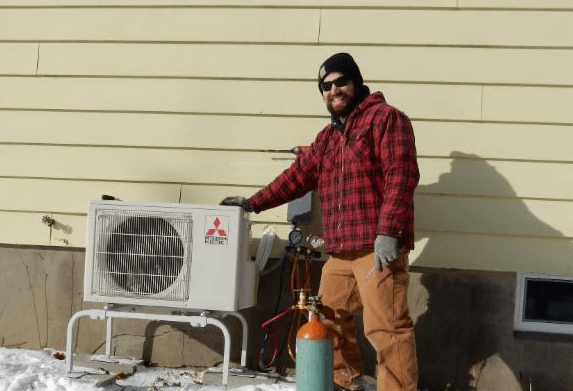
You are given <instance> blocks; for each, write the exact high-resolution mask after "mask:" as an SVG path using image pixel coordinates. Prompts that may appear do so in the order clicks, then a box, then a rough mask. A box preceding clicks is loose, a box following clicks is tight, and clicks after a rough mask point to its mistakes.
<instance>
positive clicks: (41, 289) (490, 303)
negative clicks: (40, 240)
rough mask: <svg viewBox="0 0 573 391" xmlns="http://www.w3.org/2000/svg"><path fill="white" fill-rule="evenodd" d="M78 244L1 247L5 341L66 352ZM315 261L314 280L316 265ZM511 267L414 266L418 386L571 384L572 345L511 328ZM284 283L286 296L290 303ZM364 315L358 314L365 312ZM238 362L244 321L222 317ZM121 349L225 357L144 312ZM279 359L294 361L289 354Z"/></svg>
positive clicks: (121, 328) (370, 363)
mask: <svg viewBox="0 0 573 391" xmlns="http://www.w3.org/2000/svg"><path fill="white" fill-rule="evenodd" d="M83 259H84V252H83V250H82V249H75V250H70V249H65V250H64V249H55V248H41V247H0V344H1V345H2V346H5V347H11V348H23V349H42V348H45V347H50V348H55V349H60V350H65V344H66V328H67V324H68V321H69V319H70V317H71V316H72V315H73V314H74V313H76V312H77V311H79V310H81V309H86V308H101V305H100V304H92V303H84V302H83V299H82V289H83ZM320 266H321V265H320V264H318V263H317V264H316V265H315V267H314V269H315V271H316V273H315V278H314V281H313V285H314V286H315V287H316V283H317V281H318V276H319V272H320ZM279 275H280V272H276V273H272V274H270V275H268V276H265V277H263V278H262V279H261V281H260V286H259V304H258V305H257V307H255V308H252V309H248V310H245V311H243V314H244V315H245V316H246V318H247V320H248V322H249V327H250V330H249V331H250V339H249V348H250V352H249V360H248V362H249V366H251V367H253V368H254V367H256V362H257V361H256V360H257V353H258V350H259V347H260V339H261V332H260V324H261V322H262V321H264V320H266V319H268V318H270V317H271V316H272V315H273V313H274V308H275V303H276V298H277V297H278V291H277V287H278V282H279ZM515 281H516V280H515V274H514V273H493V272H477V271H461V270H451V269H433V268H413V269H412V273H411V286H410V297H409V299H410V307H411V314H412V317H413V318H414V321H415V324H416V326H415V327H416V333H417V342H418V356H419V367H420V381H421V386H422V387H425V388H428V389H432V390H446V389H447V390H462V391H465V390H480V391H486V390H504V391H512V390H530V387H531V389H532V390H535V391H539V390H551V391H560V390H571V389H572V388H573V374H572V373H571V367H572V364H573V344H570V343H567V342H555V341H551V342H550V341H532V340H523V339H516V338H515V337H514V335H513V323H512V322H513V320H512V317H513V303H514V295H515V294H514V289H515ZM286 285H287V284H284V285H283V288H284V289H283V291H284V293H285V294H283V297H282V298H283V304H284V306H282V307H281V309H282V308H285V306H286V305H288V304H290V303H292V297H291V296H290V293H289V292H287V290H288V289H287V287H286ZM359 321H360V320H359ZM225 323H226V324H228V326H229V328H230V330H231V333H232V339H233V350H232V351H233V353H232V360H233V361H234V362H239V360H240V349H239V346H240V323H239V322H238V321H237V320H235V319H231V318H228V319H225ZM114 335H115V337H114V344H115V351H114V353H115V355H118V356H135V357H141V358H143V359H144V360H146V361H148V362H151V363H155V364H158V365H162V366H172V367H178V366H182V365H187V366H200V367H201V366H213V365H216V364H217V363H219V362H221V361H222V354H223V337H222V335H221V333H220V331H219V330H218V329H217V328H214V327H211V326H208V327H206V328H204V329H202V328H193V327H191V326H189V325H185V324H166V323H162V322H147V321H139V320H123V319H122V320H117V321H116V326H115V330H114ZM361 340H362V341H363V345H364V346H363V348H364V349H363V350H364V352H363V353H364V354H363V355H364V366H365V372H366V373H367V374H370V375H374V371H375V358H374V357H375V356H374V354H373V352H372V350H371V348H369V346H368V344H367V343H366V342H365V340H364V337H363V336H361ZM74 349H75V352H76V353H88V354H91V353H104V350H105V324H104V322H102V321H99V320H92V319H89V318H82V319H81V320H80V323H79V329H78V338H77V340H76V342H75V345H74ZM279 365H282V366H290V367H292V366H293V365H292V362H290V361H289V360H288V359H286V358H285V359H283V360H282V361H281V362H279Z"/></svg>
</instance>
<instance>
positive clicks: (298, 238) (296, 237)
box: [288, 229, 304, 246]
mask: <svg viewBox="0 0 573 391" xmlns="http://www.w3.org/2000/svg"><path fill="white" fill-rule="evenodd" d="M303 240H304V233H302V231H301V230H300V229H293V230H292V231H290V233H289V234H288V241H289V242H290V244H291V245H293V246H298V245H299V244H301V243H302V241H303Z"/></svg>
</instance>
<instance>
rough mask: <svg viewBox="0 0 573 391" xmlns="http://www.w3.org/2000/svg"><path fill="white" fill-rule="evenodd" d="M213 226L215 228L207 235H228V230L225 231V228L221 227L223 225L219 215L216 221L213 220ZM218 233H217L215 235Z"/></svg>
mask: <svg viewBox="0 0 573 391" xmlns="http://www.w3.org/2000/svg"><path fill="white" fill-rule="evenodd" d="M213 226H214V227H215V228H211V229H210V230H208V231H207V236H221V237H226V236H227V231H225V230H224V229H221V228H219V227H220V226H221V220H219V218H218V217H216V218H215V221H213ZM215 234H216V235H215Z"/></svg>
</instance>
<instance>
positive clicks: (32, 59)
mask: <svg viewBox="0 0 573 391" xmlns="http://www.w3.org/2000/svg"><path fill="white" fill-rule="evenodd" d="M37 58H38V44H32V43H26V44H21V43H0V59H1V60H2V61H0V75H33V74H35V73H36V67H37Z"/></svg>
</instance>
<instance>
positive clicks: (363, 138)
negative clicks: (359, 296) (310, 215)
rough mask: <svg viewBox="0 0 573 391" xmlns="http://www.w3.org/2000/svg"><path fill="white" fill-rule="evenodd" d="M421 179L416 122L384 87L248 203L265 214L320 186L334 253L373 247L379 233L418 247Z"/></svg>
mask: <svg viewBox="0 0 573 391" xmlns="http://www.w3.org/2000/svg"><path fill="white" fill-rule="evenodd" d="M419 177H420V174H419V171H418V164H417V157H416V147H415V142H414V132H413V130H412V125H411V123H410V120H409V119H408V117H407V116H406V115H405V114H404V113H402V112H400V111H399V110H397V109H396V108H394V107H392V106H390V105H388V104H387V103H386V101H385V99H384V96H383V95H382V94H381V93H379V92H377V93H374V94H372V95H370V96H368V97H367V98H366V99H365V100H364V101H363V102H362V103H361V104H360V105H358V106H357V107H356V108H355V109H354V111H353V112H352V113H351V114H350V116H349V117H348V119H347V121H346V124H345V129H344V131H343V132H341V131H340V130H337V129H335V128H334V127H333V125H332V124H329V125H327V126H326V127H325V128H324V129H323V130H322V131H321V132H320V133H319V134H318V136H317V137H316V139H315V140H314V141H313V143H312V144H311V145H310V146H309V148H307V149H305V150H304V151H303V152H301V153H299V154H298V155H297V157H296V159H295V161H294V163H293V164H292V165H291V166H290V167H289V168H288V169H287V170H285V171H284V172H282V173H281V174H280V175H279V176H278V177H277V178H276V179H275V180H274V181H273V182H271V183H270V184H269V185H267V186H266V187H264V188H263V189H261V190H260V191H258V192H257V193H255V194H254V195H253V196H252V197H251V198H249V200H248V202H249V205H250V207H251V208H252V209H253V210H254V211H255V212H256V213H258V212H260V211H263V210H266V209H270V208H273V207H276V206H279V205H282V204H284V203H286V202H288V201H291V200H293V199H296V198H298V197H301V196H303V195H304V194H306V193H307V192H308V191H310V190H318V197H319V199H320V201H321V208H322V222H323V233H322V237H323V239H324V241H325V251H326V252H327V253H338V252H341V251H356V250H362V249H368V248H374V241H375V240H376V236H377V235H379V234H381V235H387V236H392V237H395V238H399V240H400V245H401V246H402V247H404V248H406V249H413V248H414V189H415V188H416V186H417V185H418V180H419Z"/></svg>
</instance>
